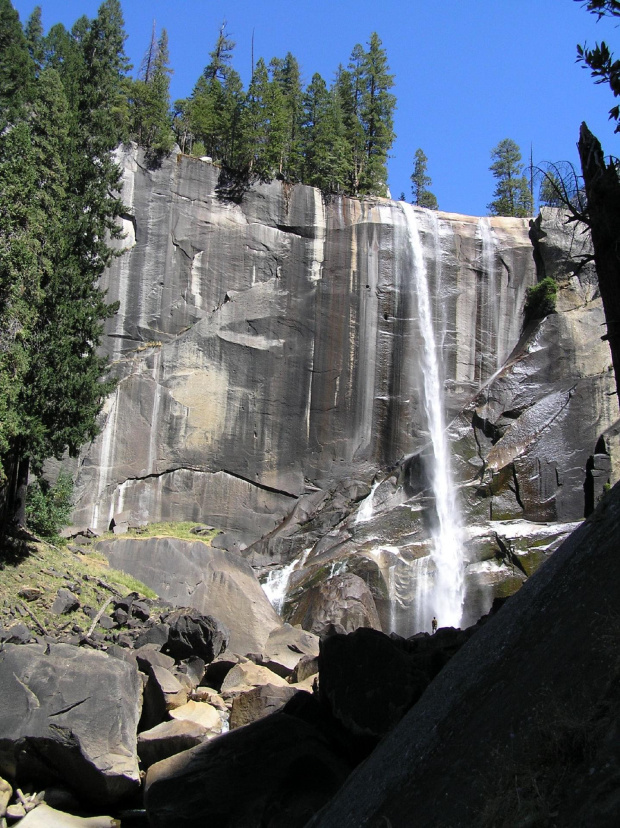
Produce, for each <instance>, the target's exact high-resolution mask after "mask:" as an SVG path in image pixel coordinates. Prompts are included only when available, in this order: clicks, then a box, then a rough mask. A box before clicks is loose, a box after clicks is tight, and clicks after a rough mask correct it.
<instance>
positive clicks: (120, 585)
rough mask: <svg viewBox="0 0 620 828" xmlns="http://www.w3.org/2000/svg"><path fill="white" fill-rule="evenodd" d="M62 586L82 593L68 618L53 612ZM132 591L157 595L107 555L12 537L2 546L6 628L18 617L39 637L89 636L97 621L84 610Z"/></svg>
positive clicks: (1, 619) (1, 620)
mask: <svg viewBox="0 0 620 828" xmlns="http://www.w3.org/2000/svg"><path fill="white" fill-rule="evenodd" d="M60 587H65V588H66V589H69V590H71V591H72V592H75V593H76V594H77V597H78V599H79V601H80V605H81V608H80V609H78V610H76V611H75V612H72V613H71V614H70V615H66V616H62V615H61V616H58V615H55V614H54V613H52V612H51V606H52V604H53V602H54V599H55V598H56V594H57V592H58V589H59V588H60ZM33 591H34V593H33ZM130 592H138V593H139V594H140V595H141V596H143V597H145V598H156V597H157V596H156V594H155V593H154V592H153V590H151V589H150V588H149V587H147V586H146V585H145V584H142V583H141V582H140V581H137V580H136V579H135V578H132V577H131V576H129V575H126V574H125V573H124V572H118V571H117V570H115V569H112V568H111V567H110V566H109V565H108V562H107V560H106V559H105V557H104V556H103V555H99V554H97V553H96V552H94V553H90V552H89V554H84V555H82V554H78V553H75V552H73V551H71V546H69V547H59V546H55V545H52V544H49V543H45V542H43V541H41V542H26V541H16V540H13V539H10V538H7V539H5V540H4V542H3V546H2V548H0V624H1V625H2V626H7V625H9V624H11V623H12V622H13V620H14V619H17V620H21V621H23V623H24V624H26V625H27V626H28V627H29V628H30V629H31V630H33V632H35V633H40V632H43V631H45V632H52V631H54V630H56V631H57V630H59V629H65V630H66V631H67V632H73V633H78V631H79V632H85V631H86V630H88V628H89V627H90V625H91V623H92V622H91V619H90V618H89V616H88V615H87V614H86V613H85V612H84V611H83V609H82V608H83V607H92V608H94V609H98V608H99V607H100V606H101V605H102V604H103V603H104V601H105V600H106V599H107V598H109V597H111V596H113V595H114V594H115V593H117V594H119V595H121V596H125V595H128V594H129V593H130ZM33 594H34V595H35V597H34V598H33ZM110 611H111V608H110ZM37 624H38V625H39V628H38V629H37V626H36V625H37Z"/></svg>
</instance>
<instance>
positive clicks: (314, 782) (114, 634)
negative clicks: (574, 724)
mask: <svg viewBox="0 0 620 828" xmlns="http://www.w3.org/2000/svg"><path fill="white" fill-rule="evenodd" d="M103 610H104V611H103V612H101V611H99V612H98V613H97V615H98V616H99V617H98V618H93V622H94V621H96V624H94V628H93V630H92V631H88V632H89V634H88V635H84V634H82V635H78V634H75V635H73V636H69V638H71V641H70V643H67V642H65V643H59V642H58V640H57V638H55V637H54V636H52V635H47V636H46V635H40V634H38V633H36V634H33V635H32V638H33V640H32V641H31V640H30V636H29V635H26V634H24V635H23V636H21V637H20V636H19V631H17V632H15V630H14V629H13V628H11V629H8V630H5V631H4V633H3V643H2V644H1V645H0V697H1V698H3V699H4V700H6V702H5V703H4V704H3V707H2V710H1V711H0V774H1V775H2V776H3V777H5V778H6V779H7V780H8V782H7V783H0V794H2V796H3V798H2V796H0V820H3V819H5V814H6V816H7V817H10V819H11V820H12V821H15V820H17V819H18V818H21V824H22V825H24V826H26V828H29V827H30V826H31V825H34V826H35V828H36V826H37V825H49V826H52V825H56V824H58V826H65V825H66V826H72V825H75V826H79V825H84V826H87V825H93V826H111V825H114V824H117V823H115V822H114V821H113V818H115V817H119V816H120V817H121V819H122V824H123V826H125V825H127V826H130V825H136V826H137V825H147V824H148V825H150V826H152V828H158V827H159V826H170V825H179V826H193V825H196V826H198V825H203V824H204V820H205V818H206V815H207V814H208V815H209V819H210V820H215V823H214V824H218V825H219V824H221V825H222V826H228V825H230V826H233V825H238V826H241V825H243V826H244V828H246V827H247V828H251V827H252V826H259V825H263V824H266V823H268V824H278V825H286V826H290V828H295V826H302V825H304V824H305V823H306V821H307V820H308V819H309V818H310V817H311V816H312V815H313V814H314V813H316V812H317V810H318V809H320V808H321V807H322V806H323V805H324V804H325V803H326V802H327V801H328V800H329V799H331V797H332V796H333V795H334V794H335V793H336V791H337V790H338V789H339V788H340V786H341V785H342V783H343V782H344V781H345V779H346V778H347V777H348V775H349V774H350V773H351V771H352V770H353V769H354V768H355V767H356V766H357V765H358V764H359V762H360V761H362V760H363V759H364V758H366V757H367V756H368V755H369V753H370V752H371V751H372V750H373V749H374V747H375V746H376V744H377V742H378V741H379V740H380V739H381V737H382V736H383V735H384V734H385V733H386V732H387V731H389V730H390V729H391V728H393V727H394V725H395V724H396V723H397V722H398V721H399V719H400V718H401V717H402V715H403V714H404V713H405V712H406V711H407V710H408V709H409V708H410V707H411V706H412V705H413V704H414V703H415V702H416V700H417V698H418V697H419V696H420V694H421V693H422V692H423V691H424V689H425V687H426V686H427V685H428V683H429V682H430V681H431V680H432V678H433V677H434V675H435V674H436V673H437V672H438V671H439V670H440V669H441V667H442V666H443V664H444V663H445V662H446V661H447V660H448V659H449V658H450V656H451V655H452V653H453V652H455V651H456V650H457V649H458V647H459V646H460V645H461V644H462V643H463V642H464V641H465V640H466V639H467V638H468V637H469V635H470V634H471V631H465V632H461V631H456V630H441V631H440V632H439V633H438V634H437V635H435V636H432V637H431V636H428V635H426V634H421V635H418V636H415V637H414V638H412V639H409V640H405V639H400V638H398V637H396V636H392V637H389V636H386V635H384V634H383V633H380V632H378V631H377V630H374V629H370V628H361V629H358V630H357V631H355V632H354V633H351V634H348V635H346V634H334V635H332V636H328V637H326V638H324V639H323V640H322V642H321V645H320V653H319V640H318V638H317V637H316V636H315V635H313V634H311V633H308V632H306V631H304V630H302V629H300V628H294V627H292V626H290V625H288V624H284V625H281V626H279V627H277V628H276V629H274V630H272V632H271V634H270V635H269V636H268V637H267V639H266V642H265V645H264V647H263V648H262V651H261V652H259V653H246V654H243V655H241V654H239V653H236V652H234V651H232V650H231V649H230V648H229V633H228V630H227V629H226V627H225V626H224V625H223V624H222V623H221V622H220V621H219V620H218V619H216V618H214V617H212V616H209V615H206V614H203V613H201V612H199V611H198V610H196V609H195V608H176V609H171V608H169V607H166V606H165V605H163V604H162V603H161V602H158V601H154V600H147V599H143V598H140V597H139V596H138V595H137V594H130V595H129V596H127V597H125V598H121V597H119V596H117V597H115V598H113V599H112V600H111V601H109V602H107V604H106V606H105V607H104V608H103ZM71 612H75V610H74V609H73V610H71V609H65V614H68V615H70V614H71ZM61 617H63V616H61ZM104 618H106V619H109V620H108V621H105V622H104V623H103V624H102V623H101V622H102V620H103V619H104ZM15 626H19V625H15ZM22 626H23V625H22ZM121 628H122V629H121ZM16 640H19V641H20V643H15V641H16ZM317 670H318V672H319V674H320V681H319V678H318V676H317ZM228 731H230V732H228ZM143 782H144V785H143V787H144V794H145V798H144V806H143V803H142V799H141V794H142V791H141V788H142V783H143ZM3 785H4V786H3ZM2 792H4V793H2ZM22 800H24V801H22ZM144 807H145V808H146V811H144V810H142V809H143V808H144ZM102 811H108V812H109V813H111V814H112V816H106V817H97V818H96V821H92V820H93V817H92V816H91V817H89V819H88V820H86V821H85V820H84V819H83V815H84V814H92V813H93V812H95V813H96V812H102ZM37 812H38V815H36V814H37ZM58 813H60V816H58V815H57V814H58ZM63 814H64V816H63ZM69 814H70V816H69ZM35 815H36V816H35ZM216 817H217V819H216ZM147 819H148V823H147ZM33 820H38V821H33ZM45 820H48V821H47V822H46V821H45ZM62 820H65V821H62ZM2 824H3V823H2V822H0V825H2Z"/></svg>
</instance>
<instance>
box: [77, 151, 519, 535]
mask: <svg viewBox="0 0 620 828" xmlns="http://www.w3.org/2000/svg"><path fill="white" fill-rule="evenodd" d="M120 160H121V162H122V165H123V175H124V182H125V198H126V200H127V202H128V204H127V206H128V210H129V211H130V212H131V214H132V216H134V217H135V228H136V230H137V232H136V233H134V227H133V226H132V227H129V226H128V227H127V230H128V232H129V247H130V252H129V253H127V254H125V256H123V257H121V258H119V259H118V260H115V262H114V264H113V265H112V267H111V268H110V270H109V271H108V272H107V273H106V274H105V276H104V279H103V287H104V288H106V289H107V290H108V297H109V300H110V301H114V300H116V299H118V300H119V301H120V304H121V308H120V310H119V312H118V314H117V315H116V316H115V317H114V318H113V319H112V320H110V322H109V324H108V327H107V334H108V338H107V340H106V342H107V347H108V350H109V352H110V353H111V354H113V356H114V359H115V360H117V365H118V370H119V372H120V374H121V382H120V384H119V386H118V388H117V390H116V391H115V393H114V395H113V396H112V397H110V399H109V400H108V402H107V404H106V407H105V411H104V416H103V423H102V424H103V430H102V433H101V435H100V436H99V437H98V438H97V440H96V441H95V443H94V444H93V445H92V447H91V448H90V449H88V461H87V462H86V463H83V464H82V465H81V470H80V476H79V480H78V483H77V498H78V503H77V509H76V514H75V523H76V525H88V526H97V527H100V528H103V529H107V528H108V525H109V523H110V521H111V519H112V518H114V516H115V515H116V514H117V513H118V514H120V515H122V516H123V517H126V513H127V512H129V517H128V519H129V520H133V521H139V520H141V519H144V518H145V517H146V518H147V519H149V520H151V521H153V520H160V519H170V518H174V519H193V520H197V521H200V522H207V523H209V524H211V525H214V526H216V527H218V528H220V529H232V530H237V531H240V532H243V533H247V534H248V535H250V536H253V540H256V539H257V538H258V537H260V536H262V535H264V534H266V533H267V532H269V531H271V530H273V529H274V528H275V527H276V526H277V525H278V524H280V523H281V522H282V520H283V519H284V518H285V517H286V516H287V515H288V514H289V513H290V512H291V510H292V509H293V507H294V506H295V503H296V501H297V498H299V497H300V496H302V495H303V494H304V492H305V479H310V480H312V481H313V482H314V483H319V485H320V486H321V487H322V488H325V487H328V486H329V484H330V483H333V482H334V481H337V480H339V479H341V478H343V477H347V476H351V477H354V478H355V477H356V478H357V479H358V480H359V479H366V478H367V477H368V476H370V475H369V472H370V470H371V469H376V468H378V467H381V466H384V465H387V464H389V463H391V462H395V461H396V460H398V459H399V458H400V457H402V456H403V455H407V454H409V453H411V452H414V451H416V449H419V448H420V447H421V446H422V445H423V443H424V441H425V437H424V436H423V433H422V432H423V422H422V420H423V415H422V411H421V409H422V405H421V391H420V385H419V369H418V368H416V365H417V359H416V345H415V340H416V339H417V335H416V336H412V334H413V333H414V332H415V330H417V324H418V322H417V305H416V297H415V295H414V291H413V287H412V285H413V281H412V279H411V278H410V274H411V271H412V267H413V253H412V249H411V240H410V235H409V232H408V227H407V223H406V217H405V213H404V211H403V209H402V205H400V204H399V203H398V202H391V201H388V200H386V199H366V200H364V201H358V200H355V199H348V198H336V199H333V200H332V201H330V202H329V203H327V204H326V203H325V202H324V200H323V198H322V196H321V194H320V192H319V191H318V190H315V189H313V188H310V187H305V186H301V185H299V186H295V187H293V188H288V187H284V186H283V185H282V184H281V183H278V182H273V183H271V184H265V185H258V186H256V187H252V188H251V189H250V190H249V191H248V192H247V193H246V194H245V195H244V198H243V200H242V202H241V203H240V204H236V203H233V202H230V201H226V200H225V199H223V198H221V197H219V198H218V193H217V191H216V187H217V172H216V171H215V168H214V167H213V166H212V165H211V164H207V163H202V162H200V161H198V160H196V159H190V158H187V157H184V156H181V157H179V158H177V157H176V156H175V155H172V156H171V157H169V158H168V159H164V161H163V163H162V165H161V166H160V167H159V168H158V169H156V170H154V169H148V166H147V165H145V164H143V163H142V161H141V156H140V153H137V154H136V152H135V151H133V150H129V151H127V152H123V153H121V156H120ZM416 217H417V222H418V229H419V234H420V238H421V242H422V246H423V250H424V255H425V260H426V262H427V268H428V271H429V279H430V282H431V286H432V290H433V291H434V306H435V307H434V309H435V311H436V312H437V313H440V314H441V315H442V316H444V317H445V323H446V324H445V327H446V330H447V331H449V332H450V333H449V335H448V336H447V337H446V340H445V343H444V349H445V353H446V356H447V370H446V376H447V379H448V383H447V390H448V395H449V399H448V408H449V411H450V412H454V413H456V412H457V411H459V410H460V409H461V408H462V406H463V403H464V402H465V401H466V400H467V399H469V398H470V397H471V396H472V394H473V393H475V391H476V390H477V389H478V388H479V387H480V385H481V384H482V383H484V382H485V381H486V380H487V379H488V378H489V377H490V376H491V374H492V373H493V372H494V371H495V370H496V369H497V367H498V366H499V365H501V364H502V362H503V361H504V360H505V359H506V358H507V357H508V355H509V354H510V352H511V351H512V349H513V347H514V345H515V344H516V343H517V341H518V339H519V335H520V328H521V318H520V312H521V309H522V307H523V304H524V300H525V291H526V289H527V287H528V286H530V285H532V284H533V283H534V282H535V280H536V272H535V268H534V261H533V256H532V245H531V242H530V239H529V237H528V233H529V227H528V222H527V220H524V219H506V218H491V219H489V218H484V219H478V218H474V217H469V216H459V215H454V214H448V213H438V212H432V211H424V210H416ZM134 239H135V243H133V242H134ZM125 243H126V242H125ZM438 248H439V249H440V250H441V257H440V258H441V267H439V259H438V257H437V256H436V251H437V249H438ZM489 261H491V262H492V264H493V267H492V272H490V271H489V266H488V264H487V263H488V262H489ZM481 273H482V274H483V275H482V277H481V275H480V274H481ZM440 280H441V290H439V281H440ZM343 286H346V289H345V290H344V291H343ZM386 389H392V391H390V393H389V394H386ZM111 436H112V439H110V437H111ZM121 486H122V497H121V496H120V487H121Z"/></svg>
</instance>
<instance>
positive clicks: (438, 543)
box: [402, 203, 464, 627]
mask: <svg viewBox="0 0 620 828" xmlns="http://www.w3.org/2000/svg"><path fill="white" fill-rule="evenodd" d="M402 206H403V210H404V213H405V218H406V220H407V229H408V233H409V242H410V244H411V251H412V254H413V276H412V282H413V284H412V287H413V292H414V294H415V301H416V302H417V308H418V321H419V326H420V335H421V340H422V354H421V358H422V373H423V388H422V392H423V401H424V410H425V413H426V420H427V425H428V431H429V435H430V439H431V446H432V452H433V458H432V468H431V470H430V479H431V485H432V488H433V494H434V497H435V510H436V513H437V520H436V521H435V522H434V523H433V527H432V541H433V548H432V553H431V561H432V564H433V565H434V569H435V577H434V579H433V582H432V586H431V587H430V592H428V593H427V594H426V595H425V596H424V597H423V596H420V597H421V599H422V603H423V604H425V607H424V613H425V615H429V616H431V614H432V615H435V616H436V617H437V619H438V621H439V624H440V626H454V627H458V626H459V624H460V621H461V615H462V611H463V599H464V556H463V547H462V541H461V537H462V529H461V522H460V518H459V509H458V505H457V501H456V497H455V487H454V483H453V481H452V474H451V468H450V452H449V447H448V441H447V438H446V430H445V418H444V405H443V383H442V370H441V354H440V353H439V349H438V348H437V336H436V333H435V326H434V323H433V314H432V308H431V300H430V291H429V285H428V276H427V271H426V263H425V261H424V251H423V248H422V243H421V240H420V234H419V231H418V225H417V218H416V212H415V210H414V209H413V207H412V206H411V205H409V204H406V203H403V205H402ZM425 580H426V579H425ZM424 626H426V624H425V625H424Z"/></svg>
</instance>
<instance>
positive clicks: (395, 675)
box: [319, 628, 429, 739]
mask: <svg viewBox="0 0 620 828" xmlns="http://www.w3.org/2000/svg"><path fill="white" fill-rule="evenodd" d="M428 683H429V678H428V675H427V674H426V673H425V672H423V671H422V670H421V669H419V667H418V665H417V664H416V663H415V660H414V658H413V657H412V656H411V655H409V653H407V652H406V649H405V647H404V645H403V643H402V642H401V641H395V640H393V639H391V638H389V637H388V636H387V635H384V634H383V633H381V632H379V631H378V630H371V629H366V628H360V629H358V630H356V631H355V632H354V633H351V634H350V635H332V636H329V637H327V638H324V639H323V640H322V641H321V652H320V655H319V694H320V698H321V701H322V702H323V703H324V704H325V705H327V706H328V707H329V709H330V710H331V712H332V714H333V716H334V717H335V718H336V719H337V720H338V721H340V722H341V723H342V724H343V725H344V727H345V728H347V730H349V731H350V732H351V733H353V734H354V735H356V736H363V737H370V738H371V739H379V738H381V737H382V736H384V735H385V734H386V733H387V732H388V731H389V730H391V729H392V728H393V727H394V725H395V724H397V722H399V721H400V720H401V719H402V717H403V715H404V714H405V713H406V712H407V710H409V708H410V707H411V706H412V705H413V704H414V703H415V702H416V701H417V700H418V699H419V697H420V696H421V695H422V693H423V692H424V690H425V689H426V687H427V685H428Z"/></svg>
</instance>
